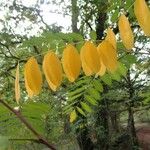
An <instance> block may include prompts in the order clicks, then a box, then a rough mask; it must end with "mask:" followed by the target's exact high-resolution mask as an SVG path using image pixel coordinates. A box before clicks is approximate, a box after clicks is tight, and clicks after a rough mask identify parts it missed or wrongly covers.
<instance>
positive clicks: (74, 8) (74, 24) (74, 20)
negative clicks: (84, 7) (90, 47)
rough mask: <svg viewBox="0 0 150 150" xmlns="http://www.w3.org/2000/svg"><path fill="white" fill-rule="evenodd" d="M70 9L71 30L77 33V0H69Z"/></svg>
mask: <svg viewBox="0 0 150 150" xmlns="http://www.w3.org/2000/svg"><path fill="white" fill-rule="evenodd" d="M71 10H72V17H71V22H72V25H71V27H72V32H76V33H78V32H79V30H78V28H77V23H78V15H79V11H78V6H77V0H71Z"/></svg>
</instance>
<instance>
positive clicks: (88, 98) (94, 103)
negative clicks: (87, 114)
mask: <svg viewBox="0 0 150 150" xmlns="http://www.w3.org/2000/svg"><path fill="white" fill-rule="evenodd" d="M84 98H85V100H86V101H88V102H89V103H90V104H92V105H94V106H97V105H98V103H97V101H96V100H95V99H94V98H93V97H91V96H90V95H85V96H84Z"/></svg>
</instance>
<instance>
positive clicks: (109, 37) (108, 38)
mask: <svg viewBox="0 0 150 150" xmlns="http://www.w3.org/2000/svg"><path fill="white" fill-rule="evenodd" d="M105 40H106V41H108V42H109V43H111V44H112V45H113V47H114V48H115V49H116V48H117V44H116V36H115V34H114V32H113V31H112V29H110V28H108V29H107V36H106V38H105Z"/></svg>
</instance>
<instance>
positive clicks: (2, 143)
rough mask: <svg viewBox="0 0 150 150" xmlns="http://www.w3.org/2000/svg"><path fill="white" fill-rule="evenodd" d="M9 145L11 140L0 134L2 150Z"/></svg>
mask: <svg viewBox="0 0 150 150" xmlns="http://www.w3.org/2000/svg"><path fill="white" fill-rule="evenodd" d="M8 146H9V140H8V138H7V137H6V136H0V150H6V148H8Z"/></svg>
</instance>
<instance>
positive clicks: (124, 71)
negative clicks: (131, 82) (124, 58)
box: [117, 62, 127, 77]
mask: <svg viewBox="0 0 150 150" xmlns="http://www.w3.org/2000/svg"><path fill="white" fill-rule="evenodd" d="M117 72H119V73H120V74H121V75H122V76H124V77H125V76H126V74H127V68H126V66H125V65H124V64H123V63H121V62H119V63H118V70H117Z"/></svg>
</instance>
